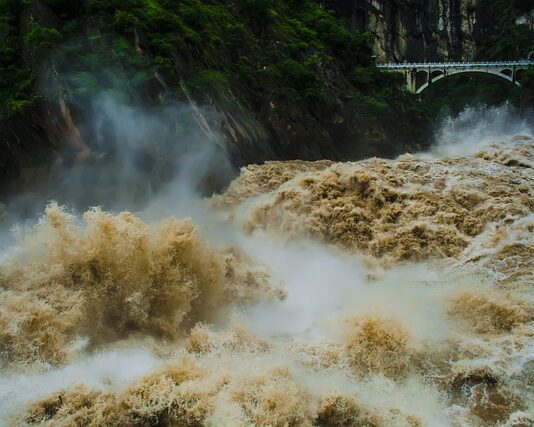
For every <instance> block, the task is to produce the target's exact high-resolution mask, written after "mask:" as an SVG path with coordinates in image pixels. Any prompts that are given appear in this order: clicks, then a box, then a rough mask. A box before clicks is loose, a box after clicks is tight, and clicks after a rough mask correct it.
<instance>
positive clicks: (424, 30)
mask: <svg viewBox="0 0 534 427" xmlns="http://www.w3.org/2000/svg"><path fill="white" fill-rule="evenodd" d="M477 3H479V2H477V1H476V0H333V1H331V2H329V6H330V7H333V8H335V10H336V11H337V13H338V14H339V15H340V16H343V17H345V18H346V19H347V20H348V25H349V27H350V28H351V29H352V30H354V31H369V32H371V33H372V34H373V35H374V36H375V43H374V49H375V52H376V54H377V60H378V61H405V60H406V61H425V60H426V61H434V60H442V59H448V60H457V59H471V58H473V57H474V55H475V45H476V42H475V38H474V33H475V26H476V21H477V13H478V14H480V13H481V12H482V11H481V10H480V9H479V8H478V7H477Z"/></svg>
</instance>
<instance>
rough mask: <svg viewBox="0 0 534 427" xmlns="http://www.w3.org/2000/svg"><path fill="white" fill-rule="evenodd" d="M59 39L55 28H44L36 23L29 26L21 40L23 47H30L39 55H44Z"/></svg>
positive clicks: (59, 36)
mask: <svg viewBox="0 0 534 427" xmlns="http://www.w3.org/2000/svg"><path fill="white" fill-rule="evenodd" d="M60 38H61V34H60V33H59V31H58V30H56V29H55V28H48V27H44V26H42V25H41V24H39V23H37V22H32V23H31V24H30V29H29V31H28V33H27V34H26V35H25V36H24V38H23V39H22V41H23V43H24V44H25V45H31V46H32V47H34V48H35V49H36V50H37V52H39V53H40V54H44V53H46V52H47V51H48V50H49V49H51V48H52V46H53V45H54V43H55V42H57V41H58V40H59V39H60Z"/></svg>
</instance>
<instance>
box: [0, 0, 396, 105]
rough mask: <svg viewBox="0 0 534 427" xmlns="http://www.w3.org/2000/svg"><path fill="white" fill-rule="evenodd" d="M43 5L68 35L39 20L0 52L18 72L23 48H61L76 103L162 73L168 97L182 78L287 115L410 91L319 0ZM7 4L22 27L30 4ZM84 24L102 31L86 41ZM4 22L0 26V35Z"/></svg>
mask: <svg viewBox="0 0 534 427" xmlns="http://www.w3.org/2000/svg"><path fill="white" fill-rule="evenodd" d="M43 1H44V2H45V3H46V4H47V5H48V6H49V7H50V8H51V9H52V10H53V11H54V12H55V14H56V15H57V16H58V17H59V18H60V20H61V27H60V28H61V34H60V33H59V31H58V30H56V29H53V28H48V27H44V26H42V25H40V24H38V23H32V25H31V29H30V31H29V32H28V33H27V35H26V36H25V37H24V39H23V40H17V37H16V36H15V32H16V31H15V32H13V34H14V43H8V44H6V45H5V46H3V47H2V48H0V55H1V56H2V58H4V59H5V61H4V62H5V64H6V66H13V64H14V63H15V62H18V63H20V59H21V52H20V51H21V49H20V47H21V44H26V45H32V46H35V48H36V49H37V50H38V52H39V54H40V55H41V56H42V57H44V56H45V55H46V54H47V53H48V52H50V50H51V48H53V47H54V46H55V45H57V44H58V43H59V42H60V41H61V49H58V50H56V51H55V52H60V53H61V54H62V55H63V57H64V60H63V61H60V63H61V64H62V65H61V66H62V67H63V69H61V70H59V72H60V74H61V75H62V76H64V78H63V80H64V83H65V84H66V85H67V87H68V89H69V90H70V91H71V93H73V94H74V95H75V96H79V97H86V96H87V97H88V96H91V94H93V93H95V92H97V91H99V90H113V91H123V92H124V93H125V94H127V93H129V92H131V88H136V89H138V88H139V89H141V88H143V87H144V86H145V85H146V84H147V83H148V82H149V81H150V80H151V79H152V78H153V76H154V75H155V73H156V72H159V73H160V74H161V75H163V76H164V78H165V81H166V82H167V83H168V84H169V86H170V87H171V90H172V88H177V89H178V88H179V87H180V84H181V82H182V81H185V82H186V84H187V85H188V86H189V88H190V89H191V90H192V91H193V92H194V93H195V94H196V95H197V96H202V94H205V93H209V92H213V91H225V90H229V89H231V90H232V91H234V92H236V93H238V94H239V95H240V97H241V98H244V99H245V100H246V102H248V104H249V105H252V106H255V107H257V108H259V107H260V104H261V101H262V100H263V99H274V100H276V105H277V106H278V107H279V108H281V109H284V108H286V109H289V108H293V109H294V108H295V106H296V105H298V107H299V108H301V109H303V110H306V109H307V108H310V107H311V106H312V105H329V104H331V103H332V101H331V100H332V99H334V98H336V97H343V96H345V95H346V94H347V93H351V92H354V93H355V94H356V95H355V96H353V97H352V98H351V99H352V101H351V102H352V103H353V104H354V106H355V108H360V109H361V110H362V111H364V110H365V111H366V114H373V113H376V112H381V111H384V109H387V107H388V105H389V103H388V101H387V99H386V97H388V96H391V95H392V94H394V93H395V91H398V90H399V87H402V85H403V83H402V82H401V81H397V80H394V79H388V78H387V77H383V75H382V74H381V73H380V72H378V71H377V70H376V69H375V68H374V67H373V66H372V65H371V53H372V52H371V46H372V36H371V35H370V34H355V33H352V32H350V31H348V30H347V28H346V26H345V24H344V22H343V21H341V20H339V19H338V18H336V17H335V15H334V14H333V13H332V12H331V11H330V10H328V9H325V8H324V7H322V6H321V4H320V2H317V1H316V0H236V1H233V2H231V3H230V2H228V1H226V0H43ZM8 3H9V8H8V6H7V5H8ZM2 4H4V5H5V7H4V9H5V10H4V11H3V12H2V13H0V16H2V17H4V16H7V12H6V10H7V9H9V10H13V12H12V13H11V15H10V16H12V17H14V18H13V19H12V20H11V21H9V22H11V24H10V25H13V28H14V29H15V30H17V29H18V28H17V27H19V26H20V19H19V17H20V14H21V11H22V10H23V9H24V5H23V3H22V2H21V1H18V2H17V1H15V0H0V11H2V9H1V7H2V6H1V5H2ZM10 19H11V18H10ZM12 21H13V22H12ZM84 22H91V25H90V27H91V28H97V29H98V30H97V31H96V32H94V33H93V34H92V35H90V36H87V35H86V34H85V31H86V29H87V26H86V24H84ZM2 25H4V24H3V21H1V20H0V34H1V32H2ZM6 25H7V24H6ZM135 41H139V42H140V44H139V45H135V44H134V42H135ZM139 48H140V49H141V50H142V52H140V51H139ZM10 70H11V69H10ZM17 70H18V71H19V72H21V73H23V68H20V69H17ZM9 72H10V73H11V75H12V76H13V78H14V79H16V80H17V81H19V82H23V81H24V82H26V83H27V82H28V81H30V82H31V79H30V80H28V79H27V78H23V77H21V75H19V74H16V73H14V72H12V71H9ZM347 76H348V77H347ZM26 77H27V75H26ZM11 86H12V85H11ZM30 87H31V84H30ZM27 88H28V86H27V85H26V84H25V85H24V86H23V90H22V88H21V90H17V91H14V90H13V88H9V90H8V92H9V94H7V92H6V95H5V98H6V99H8V98H9V99H11V100H12V101H14V102H11V104H10V105H12V107H13V109H19V108H23V107H24V106H26V104H25V103H24V102H23V101H24V100H26V99H29V98H27V95H28V92H26V89H27ZM7 89H8V88H7V87H6V90H7ZM177 92H178V90H177ZM30 93H31V90H30ZM19 101H21V102H19ZM358 105H359V106H358Z"/></svg>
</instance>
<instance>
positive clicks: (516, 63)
mask: <svg viewBox="0 0 534 427" xmlns="http://www.w3.org/2000/svg"><path fill="white" fill-rule="evenodd" d="M531 65H534V60H529V59H525V60H518V61H481V62H476V61H471V62H467V61H466V62H390V63H383V64H377V65H376V66H377V67H378V68H390V69H394V68H397V69H412V68H485V67H488V68H491V67H502V66H520V67H525V66H531Z"/></svg>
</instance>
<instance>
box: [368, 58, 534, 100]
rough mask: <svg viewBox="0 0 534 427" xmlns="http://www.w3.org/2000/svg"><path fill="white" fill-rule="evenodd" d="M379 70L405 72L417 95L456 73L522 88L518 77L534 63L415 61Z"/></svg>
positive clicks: (380, 65)
mask: <svg viewBox="0 0 534 427" xmlns="http://www.w3.org/2000/svg"><path fill="white" fill-rule="evenodd" d="M377 67H378V68H381V69H384V70H389V71H398V72H402V73H403V74H404V76H405V78H406V85H407V86H408V89H409V90H410V91H411V92H413V93H421V92H423V91H424V90H425V89H426V88H427V87H429V86H430V85H431V84H433V83H436V82H437V81H439V80H441V79H443V78H445V77H447V76H452V75H456V74H470V75H481V76H484V77H489V78H494V79H497V80H498V81H501V82H508V83H509V84H515V85H517V86H520V84H519V82H518V80H517V74H518V71H520V70H525V69H527V68H528V67H534V60H532V59H525V60H518V61H494V62H412V63H407V62H403V63H389V64H377Z"/></svg>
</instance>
